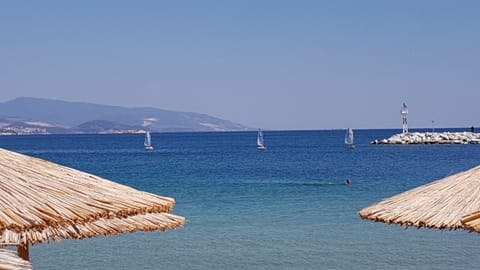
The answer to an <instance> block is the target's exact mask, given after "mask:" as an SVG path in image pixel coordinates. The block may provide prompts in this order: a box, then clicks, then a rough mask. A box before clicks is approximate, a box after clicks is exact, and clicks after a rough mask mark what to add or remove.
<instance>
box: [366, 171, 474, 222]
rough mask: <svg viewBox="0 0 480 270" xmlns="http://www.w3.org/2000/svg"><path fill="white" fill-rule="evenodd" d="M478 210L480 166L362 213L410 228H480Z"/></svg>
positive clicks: (409, 192)
mask: <svg viewBox="0 0 480 270" xmlns="http://www.w3.org/2000/svg"><path fill="white" fill-rule="evenodd" d="M478 211H480V166H477V167H475V168H473V169H470V170H468V171H465V172H460V173H457V174H454V175H451V176H448V177H446V178H443V179H441V180H437V181H434V182H432V183H429V184H426V185H423V186H420V187H417V188H414V189H412V190H409V191H406V192H403V193H400V194H398V195H395V196H393V197H390V198H387V199H384V200H383V201H381V202H378V203H375V204H373V205H371V206H368V207H366V208H364V209H362V210H360V212H359V213H358V214H359V215H360V217H362V218H364V219H369V220H373V221H380V222H385V223H388V224H400V225H402V226H406V227H409V226H415V227H419V228H420V227H427V228H436V229H450V230H452V229H468V230H476V231H478V230H479V229H480V221H479V217H480V214H479V213H478ZM475 212H476V215H474V213H475ZM462 218H463V220H462Z"/></svg>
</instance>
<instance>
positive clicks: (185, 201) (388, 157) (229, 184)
mask: <svg viewBox="0 0 480 270" xmlns="http://www.w3.org/2000/svg"><path fill="white" fill-rule="evenodd" d="M344 132H345V131H343V130H332V131H275V132H269V131H265V132H264V135H265V143H266V145H267V147H268V149H267V150H266V151H263V152H262V151H258V150H257V149H256V132H232V133H154V134H152V143H153V145H154V146H155V151H153V152H145V150H144V149H143V136H142V135H140V134H137V135H48V136H3V137H0V147H2V148H6V149H9V150H14V151H18V152H21V153H25V154H28V155H32V156H36V157H40V158H44V159H47V160H50V161H54V162H57V163H60V164H63V165H66V166H71V167H74V168H77V169H80V170H83V171H87V172H90V173H93V174H96V175H99V176H102V177H105V178H108V179H111V180H114V181H116V182H119V183H121V184H125V185H129V186H132V187H134V188H137V189H141V190H145V191H148V192H153V193H156V194H161V195H165V196H169V197H174V198H175V199H176V201H177V204H176V206H175V209H174V211H173V212H174V213H175V214H177V215H181V216H184V217H186V219H187V223H186V226H185V227H183V228H181V229H178V230H174V231H166V232H149V233H134V234H124V235H120V236H114V237H98V238H94V239H85V240H63V241H61V242H60V243H50V244H37V245H34V246H33V247H32V248H31V251H30V252H31V254H30V255H31V261H32V263H33V265H34V267H35V269H37V270H38V269H70V270H76V269H386V268H394V269H460V268H467V267H469V268H471V267H472V266H474V265H478V264H480V258H479V257H478V256H477V252H476V251H477V248H478V246H480V234H476V233H466V232H464V231H438V230H429V229H419V230H417V229H407V230H405V229H404V228H402V227H400V226H395V225H385V224H382V223H374V222H370V221H364V220H362V219H360V218H359V216H358V215H357V212H358V211H359V210H360V209H361V208H363V207H365V206H368V205H370V204H372V203H374V202H377V201H379V200H381V199H383V198H386V197H389V196H392V195H394V194H397V193H399V192H402V191H406V190H408V189H411V188H413V187H416V186H419V185H422V184H425V183H428V182H431V181H433V180H436V179H440V178H443V177H445V176H448V175H450V174H453V173H456V172H459V171H462V170H467V169H469V168H471V167H474V166H477V165H479V163H480V145H369V142H370V141H372V140H374V139H381V138H387V137H390V136H391V135H393V134H395V133H398V132H399V131H398V130H356V131H355V140H356V141H355V144H356V148H355V149H354V150H350V149H347V148H346V147H345V145H344V144H343V138H344ZM347 178H350V179H352V181H353V183H352V184H351V185H344V181H345V179H347Z"/></svg>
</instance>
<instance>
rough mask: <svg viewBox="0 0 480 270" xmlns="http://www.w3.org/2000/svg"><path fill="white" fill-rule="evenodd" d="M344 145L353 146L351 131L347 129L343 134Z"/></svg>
mask: <svg viewBox="0 0 480 270" xmlns="http://www.w3.org/2000/svg"><path fill="white" fill-rule="evenodd" d="M345 144H347V145H350V146H352V145H353V129H351V128H348V129H347V132H346V133H345Z"/></svg>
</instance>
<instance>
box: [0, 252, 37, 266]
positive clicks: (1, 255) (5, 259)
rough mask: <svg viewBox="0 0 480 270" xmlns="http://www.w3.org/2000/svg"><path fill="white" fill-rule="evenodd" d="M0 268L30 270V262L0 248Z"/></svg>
mask: <svg viewBox="0 0 480 270" xmlns="http://www.w3.org/2000/svg"><path fill="white" fill-rule="evenodd" d="M0 269H2V270H31V269H33V268H32V264H31V263H30V262H29V261H26V260H24V259H22V258H20V257H18V256H17V254H15V252H13V251H11V250H6V249H0Z"/></svg>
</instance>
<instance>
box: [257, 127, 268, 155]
mask: <svg viewBox="0 0 480 270" xmlns="http://www.w3.org/2000/svg"><path fill="white" fill-rule="evenodd" d="M257 146H258V147H257V148H258V149H260V150H264V149H267V147H266V146H265V144H264V142H263V132H262V130H261V129H259V130H258V135H257Z"/></svg>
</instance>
